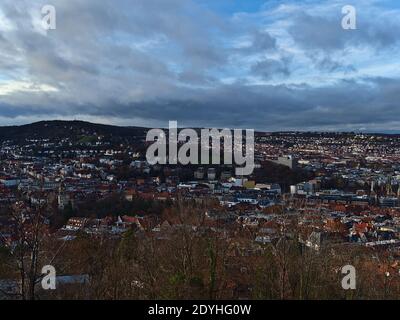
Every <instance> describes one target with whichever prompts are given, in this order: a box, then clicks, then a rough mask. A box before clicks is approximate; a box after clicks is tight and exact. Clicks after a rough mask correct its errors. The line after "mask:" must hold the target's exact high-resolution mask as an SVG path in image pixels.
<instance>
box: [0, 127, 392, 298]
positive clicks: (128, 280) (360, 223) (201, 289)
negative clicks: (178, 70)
mask: <svg viewBox="0 0 400 320" xmlns="http://www.w3.org/2000/svg"><path fill="white" fill-rule="evenodd" d="M147 131H148V129H145V128H139V127H116V126H107V125H99V124H92V123H88V122H81V121H42V122H38V123H33V124H30V125H24V126H19V127H17V126H14V127H1V128H0V296H1V298H15V297H17V298H18V297H19V298H25V299H29V298H31V299H33V298H76V299H327V298H333V299H344V298H346V299H347V298H349V299H357V298H363V299H385V298H392V297H396V296H398V294H399V293H400V264H399V262H400V204H399V201H400V148H399V147H400V135H388V134H366V133H339V132H337V133H336V132H272V133H264V132H256V133H255V146H254V159H255V169H254V171H253V173H252V174H251V175H248V176H238V175H236V174H235V165H214V166H213V165H212V164H210V165H200V164H196V165H191V164H189V165H179V164H176V165H171V164H153V165H150V164H149V163H148V161H146V149H147V147H148V145H149V143H148V142H146V132H147ZM222 146H223V145H221V148H222ZM46 266H47V267H48V266H52V267H54V272H55V274H56V276H55V279H56V280H55V283H54V287H57V289H56V290H54V288H52V287H51V286H50V289H49V288H48V287H47V288H46V285H43V281H42V280H43V279H44V278H45V277H46V276H47V273H46V272H45V273H43V268H45V267H46ZM345 266H352V267H354V268H353V269H354V279H353V281H354V285H352V286H350V287H351V288H350V287H347V288H345V286H343V279H344V277H346V274H344V273H343V272H342V271H343V267H345Z"/></svg>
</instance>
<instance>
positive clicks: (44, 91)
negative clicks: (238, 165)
mask: <svg viewBox="0 0 400 320" xmlns="http://www.w3.org/2000/svg"><path fill="white" fill-rule="evenodd" d="M352 2H353V3H352ZM45 4H51V5H54V6H55V8H56V10H57V21H56V22H57V28H56V30H49V31H47V32H46V31H45V30H44V29H43V28H42V26H41V18H42V14H41V8H42V6H43V5H45ZM347 4H350V5H354V6H355V8H356V10H357V29H356V30H344V29H343V28H342V26H341V20H342V17H343V14H342V7H343V6H344V5H347ZM399 40H400V2H399V1H398V0H393V1H385V0H379V1H374V0H357V1H335V0H333V1H274V0H269V1H265V0H264V1H261V0H43V1H42V0H18V1H16V0H1V2H0V125H11V124H22V123H30V122H34V121H37V120H50V119H81V120H89V121H93V122H100V123H110V124H117V125H140V126H146V127H158V126H161V127H165V126H167V125H168V120H177V121H178V125H180V126H196V127H199V126H207V127H229V128H254V129H262V130H267V131H270V130H271V131H272V130H274V131H276V130H347V131H357V130H361V131H390V130H396V131H400V55H399V53H400V41H399Z"/></svg>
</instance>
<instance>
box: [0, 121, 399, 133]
mask: <svg viewBox="0 0 400 320" xmlns="http://www.w3.org/2000/svg"><path fill="white" fill-rule="evenodd" d="M43 122H83V123H89V124H93V125H105V126H112V127H121V128H129V127H131V128H142V129H152V128H160V129H168V124H167V125H166V126H159V127H150V126H137V125H117V124H110V123H101V122H92V121H88V120H82V119H43V120H38V121H34V122H29V123H21V124H10V125H0V128H7V127H22V126H29V125H33V124H38V123H43ZM185 128H193V129H202V128H217V129H225V128H226V127H207V126H204V127H203V126H194V127H189V126H179V123H178V129H185ZM227 129H232V130H233V129H242V130H244V129H251V128H240V127H238V128H234V127H228V128H227ZM254 131H255V132H256V133H337V134H348V133H354V134H368V135H374V134H377V135H400V130H399V131H390V130H388V131H382V132H375V131H351V130H349V131H324V130H314V131H310V130H274V131H268V130H262V129H260V130H258V129H257V130H254Z"/></svg>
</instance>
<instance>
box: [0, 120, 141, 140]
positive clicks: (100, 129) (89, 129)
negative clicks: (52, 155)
mask: <svg viewBox="0 0 400 320" xmlns="http://www.w3.org/2000/svg"><path fill="white" fill-rule="evenodd" d="M146 132H147V129H145V128H140V127H119V126H112V125H104V124H95V123H90V122H85V121H59V120H54V121H40V122H35V123H32V124H27V125H22V126H5V127H0V140H25V139H40V138H41V139H59V138H64V137H69V138H79V137H82V136H94V135H103V136H107V137H122V138H124V137H130V138H132V137H139V136H140V137H141V136H144V135H145V134H146Z"/></svg>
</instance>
